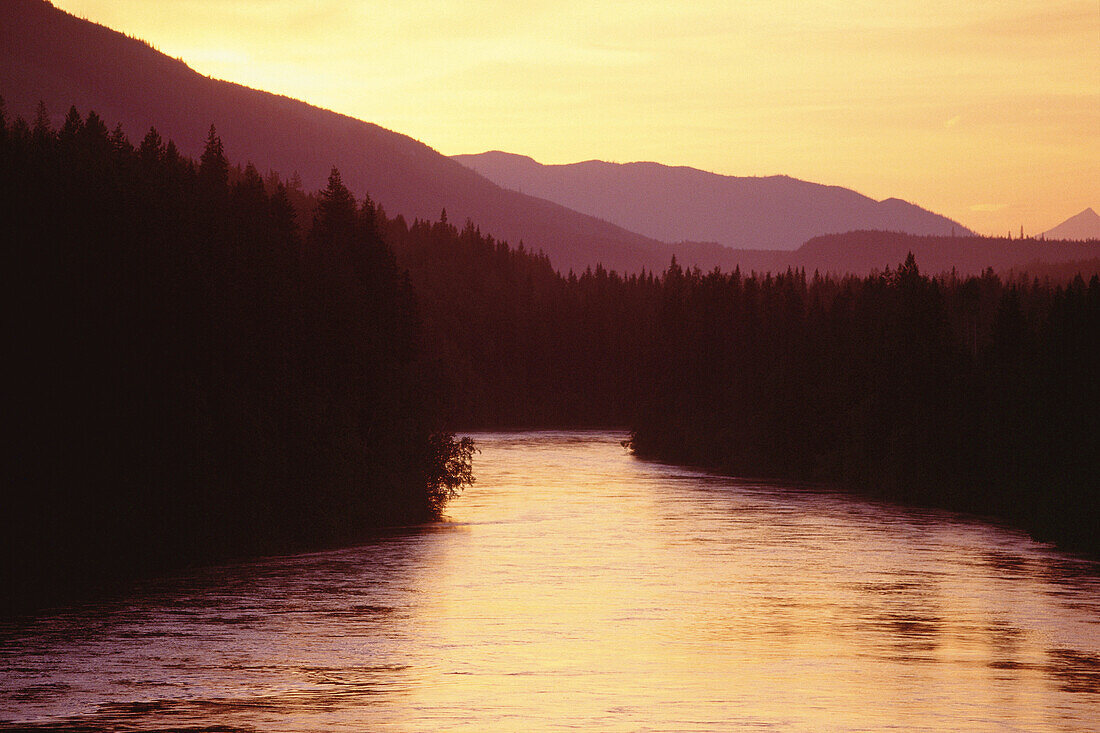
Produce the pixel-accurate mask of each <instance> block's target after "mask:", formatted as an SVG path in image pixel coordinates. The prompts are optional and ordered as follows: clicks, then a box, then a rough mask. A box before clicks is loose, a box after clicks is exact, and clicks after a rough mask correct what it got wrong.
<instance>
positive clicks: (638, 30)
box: [54, 0, 1100, 234]
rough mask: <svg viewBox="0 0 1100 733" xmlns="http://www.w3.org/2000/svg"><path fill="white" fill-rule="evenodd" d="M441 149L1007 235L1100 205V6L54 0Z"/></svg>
mask: <svg viewBox="0 0 1100 733" xmlns="http://www.w3.org/2000/svg"><path fill="white" fill-rule="evenodd" d="M54 4H55V5H56V6H58V7H60V8H62V9H64V10H67V11H69V12H72V13H74V14H76V15H80V16H83V17H86V18H89V19H90V20H94V21H96V22H98V23H102V24H104V25H108V26H110V27H112V28H116V29H118V30H121V31H124V32H126V33H129V34H130V35H134V36H137V37H139V38H143V39H144V40H147V41H149V42H150V43H152V44H153V45H154V46H156V47H157V48H158V49H160V50H161V51H163V52H165V53H167V54H169V55H171V56H178V57H181V58H183V59H184V60H185V61H186V62H187V63H188V64H190V65H191V66H192V67H193V68H195V69H196V70H198V71H200V72H202V73H204V74H208V75H210V76H214V77H218V78H222V79H228V80H231V81H236V82H240V83H242V84H247V85H248V86H252V87H256V88H259V89H265V90H268V91H272V92H278V93H280V94H286V95H289V96H292V97H297V98H299V99H304V100H306V101H308V102H311V103H313V104H316V105H319V106H322V107H327V108H330V109H333V110H336V111H339V112H343V113H345V114H349V115H352V116H355V117H359V118H361V119H364V120H368V121H371V122H375V123H378V124H380V125H382V126H384V127H388V128H390V129H393V130H396V131H398V132H402V133H405V134H407V135H411V136H412V137H415V138H417V139H419V140H421V141H423V142H425V143H427V144H428V145H431V146H432V147H434V148H436V149H437V150H439V151H440V152H442V153H445V154H448V155H451V154H455V153H475V152H482V151H484V150H491V149H500V150H506V151H509V152H514V153H522V154H525V155H530V156H532V157H533V158H535V159H537V160H539V161H541V162H544V163H571V162H576V161H579V160H588V159H592V158H600V159H603V160H612V161H618V162H626V161H634V160H654V161H658V162H661V163H668V164H673V165H690V166H694V167H696V168H702V169H705V170H710V171H715V172H717V173H725V174H730V175H771V174H776V173H783V174H787V175H791V176H795V177H797V178H802V179H806V180H811V181H816V182H819V183H828V184H836V185H841V186H846V187H849V188H854V189H855V190H857V191H859V192H861V193H864V194H867V195H868V196H872V197H874V198H877V199H882V198H886V197H888V196H897V197H899V198H903V199H906V200H909V201H912V202H914V203H917V204H919V205H921V206H924V207H925V208H929V209H931V210H933V211H936V212H938V213H941V214H945V215H947V216H950V217H951V218H953V219H956V220H958V221H960V222H961V223H963V224H965V225H967V226H969V227H971V228H973V229H975V230H977V231H979V232H982V233H985V234H1004V233H1005V232H1007V231H1009V230H1010V229H1011V230H1012V231H1013V232H1018V231H1019V229H1020V227H1021V226H1023V228H1024V231H1025V232H1026V233H1038V232H1040V231H1043V230H1045V229H1049V228H1050V227H1052V226H1054V225H1055V224H1057V223H1059V222H1060V221H1062V220H1063V219H1065V218H1067V217H1069V216H1071V215H1073V214H1076V213H1077V212H1079V211H1081V210H1082V209H1084V208H1085V207H1086V206H1092V207H1094V208H1100V184H1098V183H1097V182H1098V181H1100V2H1098V1H1097V0H1073V1H1062V0H1050V1H1049V2H1044V1H1043V0H1030V1H1024V0H968V2H965V3H959V2H958V0H891V1H889V2H883V1H882V0H873V1H872V0H797V1H796V0H738V1H736V2H735V1H734V0H693V2H690V3H688V2H680V3H671V2H670V3H664V4H658V3H649V2H625V1H623V0H605V1H603V2H597V3H593V2H591V0H553V2H550V1H547V0H524V1H523V2H516V1H515V0H509V1H507V2H506V1H504V0H462V1H461V2H458V1H451V0H413V1H405V0H387V1H386V2H382V1H381V0H377V1H376V0H361V1H358V2H357V1H355V0H313V1H312V2H301V1H300V0H240V1H234V0H172V2H163V1H162V0H54Z"/></svg>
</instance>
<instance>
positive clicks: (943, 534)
mask: <svg viewBox="0 0 1100 733" xmlns="http://www.w3.org/2000/svg"><path fill="white" fill-rule="evenodd" d="M474 437H475V439H476V440H477V442H478V444H479V446H480V447H481V450H482V452H481V454H480V455H478V456H477V457H476V462H475V470H476V472H477V476H478V482H477V484H476V485H475V486H474V487H472V488H470V489H467V490H466V492H465V493H464V494H463V495H462V496H461V497H460V498H458V499H456V500H455V501H454V502H453V503H452V504H451V505H450V506H449V508H448V515H449V516H448V518H447V520H446V521H444V522H440V523H437V524H434V525H429V526H425V527H418V528H414V529H408V530H402V531H395V532H392V533H388V534H385V535H382V536H379V537H378V538H377V539H375V540H373V541H371V542H369V543H367V544H365V545H363V546H361V547H355V548H352V549H345V550H339V551H333V552H323V553H315V554H307V555H299V556H293V557H283V558H276V559H266V560H261V561H257V562H250V563H245V564H239V565H233V566H228V567H221V568H213V569H207V570H204V571H201V572H194V573H189V574H182V575H175V576H172V577H168V578H162V579H159V580H157V581H152V582H147V583H145V584H143V585H141V586H140V587H138V588H135V589H133V590H132V591H131V592H128V593H126V594H119V595H117V596H116V597H115V598H113V599H111V600H107V601H103V602H101V603H98V604H96V605H86V606H80V607H73V608H66V609H58V610H55V611H53V612H50V613H48V614H44V615H41V616H39V617H37V618H35V619H33V620H29V621H27V620H24V621H21V622H19V623H18V624H8V625H6V626H3V627H0V654H2V667H0V681H2V685H0V721H3V722H4V723H6V724H7V725H8V726H17V725H22V726H26V725H34V726H39V727H42V728H72V727H82V728H85V729H90V730H98V729H111V730H132V729H138V730H148V729H165V728H172V729H180V728H194V729H203V730H207V729H211V728H216V729H217V730H235V729H241V730H262V731H541V730H597V731H728V730H746V731H755V730H763V731H768V730H775V731H856V730H859V731H865V730H876V731H877V730H904V731H922V730H927V731H1096V730H1100V568H1098V567H1097V565H1096V564H1090V563H1088V562H1086V561H1083V560H1080V559H1075V558H1073V557H1072V556H1068V555H1064V554H1060V553H1058V552H1056V551H1054V550H1053V549H1051V548H1050V547H1049V546H1046V545H1042V544H1038V543H1034V542H1032V541H1030V540H1029V539H1027V537H1026V536H1024V535H1022V534H1020V533H1018V532H1015V531H1011V530H1006V529H1004V528H999V527H995V526H992V525H988V524H983V523H981V522H978V521H973V520H971V519H968V518H966V517H960V516H958V515H953V514H949V513H945V512H935V511H923V510H910V509H903V508H898V507H894V506H890V505H883V504H875V503H872V502H867V501H862V500H859V499H853V498H852V497H848V496H844V495H842V494H836V493H830V492H823V491H816V490H805V489H798V488H797V487H790V486H783V485H780V484H769V483H761V482H752V481H744V480H738V479H731V478H722V477H716V476H711V475H707V474H704V473H699V472H694V471H690V470H687V469H683V468H678V467H671V466H666V465H661V464H655V463H648V462H643V461H639V460H637V459H635V458H633V457H632V456H631V455H630V454H629V453H627V452H626V451H625V450H624V449H623V448H622V447H621V446H620V444H619V441H620V440H621V439H622V437H623V436H621V435H616V434H612V433H591V432H588V433H558V432H553V433H519V434H483V435H477V436H474Z"/></svg>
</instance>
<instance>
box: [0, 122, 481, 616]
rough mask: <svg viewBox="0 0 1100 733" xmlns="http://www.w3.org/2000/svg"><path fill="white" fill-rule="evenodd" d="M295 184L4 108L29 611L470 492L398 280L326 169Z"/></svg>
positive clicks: (14, 494)
mask: <svg viewBox="0 0 1100 733" xmlns="http://www.w3.org/2000/svg"><path fill="white" fill-rule="evenodd" d="M294 195H295V194H293V193H292V192H291V191H288V189H287V187H286V186H285V185H283V184H282V183H280V182H278V181H276V180H269V181H268V182H265V181H264V180H263V179H262V178H261V176H260V175H259V173H258V172H257V171H256V169H255V168H254V167H252V166H251V165H250V166H247V167H245V168H244V169H243V170H238V169H233V168H231V166H229V164H228V161H227V158H226V155H225V151H224V149H223V146H222V143H221V140H220V139H219V137H218V135H217V133H216V131H215V129H214V128H213V127H212V128H211V130H210V135H209V138H208V140H207V142H206V146H205V150H204V152H203V154H202V157H201V159H200V160H199V161H191V160H189V159H186V158H184V157H183V156H181V155H180V153H179V151H178V150H177V148H176V146H175V145H174V144H173V143H172V142H171V141H164V140H163V139H162V138H161V137H160V135H159V134H158V133H157V132H156V130H155V129H152V130H150V131H149V132H148V134H146V135H145V137H144V138H143V139H142V140H141V141H140V143H138V144H137V145H134V144H132V143H131V142H130V141H129V140H128V139H127V137H126V135H125V134H123V132H122V130H121V129H120V128H119V127H116V128H114V129H113V130H112V129H109V128H108V127H107V125H106V124H105V123H104V121H103V120H102V119H101V118H100V117H99V116H98V115H96V114H95V113H94V112H90V113H88V114H87V116H82V115H81V114H80V113H79V112H78V111H77V110H76V109H72V110H70V112H69V113H68V115H67V117H66V118H65V120H64V123H63V124H62V125H61V126H60V128H59V129H53V128H52V127H51V125H50V121H49V118H48V116H47V115H46V114H45V110H44V109H43V108H40V110H39V114H38V115H37V119H35V120H34V121H33V122H32V123H30V124H28V123H27V122H26V121H24V120H23V119H16V120H14V121H10V120H8V119H7V117H6V115H4V114H3V111H2V105H0V221H2V222H3V228H4V240H3V241H4V249H5V255H6V264H7V267H6V268H5V276H6V280H7V283H6V285H7V286H6V288H5V292H6V293H7V297H8V323H9V326H8V328H9V346H10V348H11V351H10V354H9V357H8V359H7V364H6V369H5V374H6V380H5V393H6V394H5V397H6V400H5V402H6V404H7V405H8V408H7V410H8V411H7V421H6V422H7V424H8V425H9V429H10V432H9V435H10V436H11V437H10V438H9V439H8V441H7V444H6V445H7V451H6V454H7V458H8V465H9V466H10V467H11V468H12V470H13V474H14V475H13V477H12V480H11V482H10V483H9V486H8V488H7V489H6V490H5V492H4V506H3V510H4V511H3V516H4V529H5V533H4V534H5V538H4V542H5V568H4V569H5V576H6V577H5V578H4V581H5V587H6V588H8V589H9V591H10V596H9V597H10V598H11V599H12V600H13V601H14V602H16V603H18V602H21V601H26V602H30V601H31V599H35V598H37V599H39V600H41V599H42V598H45V597H47V596H49V595H50V594H51V593H57V594H61V595H64V594H67V593H69V592H71V591H73V590H75V589H78V588H80V587H94V586H95V585H96V584H98V583H100V582H103V581H104V580H106V579H110V578H115V577H129V576H132V575H135V574H139V573H144V572H150V571H155V570H159V569H163V568H167V567H173V566H177V565H180V564H186V563H193V562H206V561H211V560H216V559H222V558H226V557H233V556H237V555H252V554H257V553H268V552H282V551H287V550H295V549H301V548H306V547H317V546H325V545H330V544H337V543H346V542H349V541H353V540H355V539H357V538H361V537H362V536H363V535H364V532H365V529H366V528H369V527H374V526H379V525H392V524H400V523H407V522H416V521H422V520H424V519H426V518H431V517H433V516H438V514H439V512H440V511H441V509H442V507H443V504H444V503H445V502H446V500H447V499H448V498H450V497H451V496H452V495H453V494H454V492H455V491H457V490H458V489H459V488H460V487H461V486H462V485H463V484H464V483H467V482H469V481H470V480H471V479H472V475H471V469H470V456H471V452H472V446H471V444H470V443H469V441H462V440H456V439H455V437H454V435H453V434H452V433H450V432H449V431H448V430H447V426H446V424H445V421H444V418H445V404H446V395H445V393H444V391H443V388H442V386H441V385H442V378H441V376H440V374H439V373H438V372H437V370H436V369H435V367H434V366H433V362H432V360H430V359H428V358H426V355H425V354H424V353H423V350H422V348H421V338H420V332H421V320H420V314H419V310H418V307H417V304H416V298H415V295H414V293H413V289H412V286H411V283H410V282H409V279H408V277H407V274H406V273H405V272H404V271H403V270H402V269H401V268H400V267H399V266H398V265H397V263H396V261H395V259H394V256H393V253H392V251H391V250H390V249H389V248H388V247H387V246H386V244H385V243H384V241H383V239H382V233H381V230H380V228H379V225H380V222H379V220H378V219H377V218H376V212H375V207H374V205H373V203H372V202H371V201H370V200H369V199H367V200H365V201H363V202H362V203H359V202H357V201H356V200H355V198H354V197H353V196H352V195H351V194H350V192H349V191H348V189H347V188H346V187H345V186H344V185H343V183H342V182H341V180H340V175H339V173H338V172H337V171H336V170H335V169H334V171H333V173H332V176H331V177H330V179H329V181H328V186H327V188H326V189H325V190H323V191H321V192H320V193H319V194H317V195H316V196H314V197H313V199H314V201H315V205H314V206H313V215H312V219H311V221H310V222H309V223H308V225H306V226H301V227H300V226H299V225H298V216H297V213H296V210H295V208H294V206H293V205H292V204H291V198H292V197H293V196H294Z"/></svg>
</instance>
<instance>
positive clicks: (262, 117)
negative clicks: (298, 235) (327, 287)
mask: <svg viewBox="0 0 1100 733" xmlns="http://www.w3.org/2000/svg"><path fill="white" fill-rule="evenodd" d="M3 8H4V9H3V22H2V23H0V95H2V96H3V98H4V102H5V105H6V107H7V110H8V114H9V115H11V116H14V115H20V116H22V117H24V118H25V119H27V120H28V121H30V122H33V119H34V115H35V109H36V107H37V105H38V102H39V101H40V100H41V101H43V102H45V104H46V107H47V111H48V112H49V114H50V116H51V119H52V121H53V124H54V126H55V127H57V126H59V125H60V123H61V121H62V119H63V118H64V116H65V113H66V112H68V110H69V107H70V106H71V105H76V107H77V108H78V110H80V111H81V112H82V113H85V114H86V113H87V112H88V111H89V110H94V111H96V112H97V113H98V114H99V115H100V116H101V117H103V118H105V119H108V120H120V121H121V123H122V126H123V128H124V130H125V131H126V133H127V134H128V135H129V136H130V137H131V138H132V139H138V140H140V139H141V138H142V137H143V136H144V134H145V132H146V131H148V129H149V128H150V127H151V126H156V128H157V130H158V131H159V132H160V133H161V135H162V136H163V137H165V138H166V139H167V138H170V139H172V140H174V141H175V142H176V144H177V145H178V146H179V147H180V149H181V151H182V152H183V153H184V154H186V155H189V156H192V157H196V158H197V157H198V155H199V154H200V153H201V152H202V146H203V143H204V141H205V140H206V136H207V132H208V130H209V128H210V125H211V123H213V124H215V125H216V126H217V130H218V134H219V136H220V137H221V138H222V140H223V142H224V144H225V148H226V152H227V153H228V155H229V157H230V159H231V160H232V161H233V162H239V163H241V164H243V163H244V162H246V161H252V162H253V163H254V164H255V165H256V166H257V167H258V168H259V169H260V171H266V170H269V169H273V170H276V171H279V172H280V173H282V174H284V175H285V176H289V175H291V174H292V173H294V172H297V173H299V174H300V176H301V180H302V184H303V186H304V187H305V188H306V189H307V190H314V189H318V188H321V187H323V186H324V184H325V182H326V180H327V178H328V174H329V171H330V170H331V168H332V166H333V165H337V166H339V168H340V170H341V172H342V173H343V176H344V181H345V183H346V184H347V185H348V187H349V188H351V189H352V191H354V192H355V193H357V194H359V195H362V194H364V193H369V194H370V196H371V197H372V198H373V199H375V201H377V202H379V203H381V204H382V205H383V206H384V207H385V209H386V211H387V212H389V213H390V214H391V215H395V214H402V215H404V216H405V217H406V218H408V219H413V218H421V219H432V220H435V219H437V218H439V216H440V213H441V211H442V210H443V209H444V208H446V210H447V215H448V218H449V219H450V220H451V221H452V222H457V223H459V224H460V225H461V223H462V222H463V221H465V219H466V218H470V219H472V220H473V221H474V222H476V223H477V225H478V226H479V227H481V229H482V230H483V231H485V232H488V233H491V234H493V235H494V236H496V237H497V238H500V239H507V240H509V241H511V242H512V243H513V244H518V243H519V242H520V241H521V240H522V241H523V242H524V243H525V245H526V246H527V247H528V248H531V249H542V250H544V251H545V252H546V253H547V254H548V255H549V256H550V258H551V261H552V262H553V264H554V265H555V267H557V268H558V269H563V270H564V269H568V268H577V269H583V267H585V266H587V265H593V266H594V265H596V264H597V263H598V262H602V263H603V264H604V266H606V267H609V268H615V269H619V270H637V269H639V268H641V267H643V266H644V267H647V268H658V267H663V266H665V265H667V264H668V261H669V258H670V257H671V250H669V249H668V248H667V247H666V246H663V245H661V244H659V243H657V242H655V241H652V240H650V239H647V238H646V237H643V236H640V235H637V234H634V233H631V232H628V231H625V230H623V229H621V228H619V227H617V226H614V225H612V224H609V223H607V222H604V221H600V220H599V219H596V218H593V217H590V216H585V215H582V214H579V213H576V212H574V211H570V210H569V209H567V208H564V207H562V206H560V205H558V204H554V203H550V202H548V201H543V200H540V199H537V198H534V197H531V196H525V195H523V194H519V193H516V192H514V191H510V190H506V189H504V188H502V187H500V186H498V185H496V184H494V183H492V182H490V181H489V180H487V179H485V178H483V177H482V176H480V175H478V174H477V173H474V172H473V171H471V170H470V169H469V168H467V167H465V166H463V165H460V164H459V163H457V162H455V161H452V160H450V159H449V158H447V157H446V156H444V155H441V154H439V153H438V152H436V151H435V150H433V149H432V148H430V147H428V146H427V145H424V144H422V143H420V142H418V141H416V140H413V139H412V138H410V137H407V136H405V135H401V134H398V133H395V132H391V131H390V130H386V129H384V128H382V127H379V126H378V125H374V124H370V123H367V122H362V121H360V120H356V119H353V118H351V117H347V116H345V115H340V114H337V113H335V112H331V111H328V110H323V109H319V108H317V107H313V106H311V105H309V104H306V103H304V102H300V101H297V100H294V99H290V98H287V97H282V96H278V95H275V94H270V93H267V92H262V91H257V90H254V89H250V88H248V87H244V86H241V85H239V84H233V83H230V82H225V81H218V80H215V79H210V78H208V77H205V76H203V75H201V74H198V73H197V72H195V71H193V70H192V69H191V68H189V67H188V66H187V65H186V64H185V63H184V62H183V61H181V60H177V59H172V58H170V57H168V56H166V55H164V54H162V53H160V52H158V51H156V50H155V49H153V48H152V47H151V46H149V45H148V44H147V43H144V42H142V41H139V40H136V39H133V38H130V37H128V36H125V35H123V34H121V33H118V32H116V31H113V30H110V29H108V28H106V27H103V26H101V25H97V24H95V23H92V22H89V21H86V20H81V19H79V18H76V17H74V16H72V15H69V14H67V13H65V12H63V11H61V10H58V9H57V8H54V7H53V6H52V5H50V4H49V3H47V2H45V1H44V0H4V6H3Z"/></svg>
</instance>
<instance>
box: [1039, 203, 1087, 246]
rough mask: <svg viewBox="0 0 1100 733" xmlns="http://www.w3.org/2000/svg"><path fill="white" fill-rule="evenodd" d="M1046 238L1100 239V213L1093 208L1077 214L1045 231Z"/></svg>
mask: <svg viewBox="0 0 1100 733" xmlns="http://www.w3.org/2000/svg"><path fill="white" fill-rule="evenodd" d="M1043 237H1044V238H1046V239H1100V214H1097V213H1096V212H1095V211H1093V210H1092V208H1091V207H1090V208H1088V209H1085V210H1084V211H1082V212H1081V213H1080V214H1075V215H1074V216H1071V217H1070V218H1068V219H1066V220H1065V221H1064V222H1062V223H1061V224H1059V225H1058V226H1056V227H1054V228H1053V229H1048V230H1047V231H1045V232H1043Z"/></svg>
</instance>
